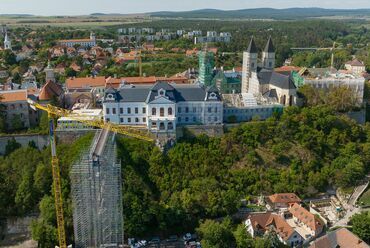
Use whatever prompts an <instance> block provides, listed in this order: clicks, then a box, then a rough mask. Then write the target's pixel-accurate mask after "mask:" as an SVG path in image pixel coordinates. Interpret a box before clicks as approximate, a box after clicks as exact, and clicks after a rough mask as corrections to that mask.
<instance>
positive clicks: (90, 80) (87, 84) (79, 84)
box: [66, 77, 105, 89]
mask: <svg viewBox="0 0 370 248" xmlns="http://www.w3.org/2000/svg"><path fill="white" fill-rule="evenodd" d="M104 86H105V77H81V78H68V79H67V80H66V87H67V89H83V88H93V87H104Z"/></svg>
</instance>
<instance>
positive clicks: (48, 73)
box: [44, 60, 55, 83]
mask: <svg viewBox="0 0 370 248" xmlns="http://www.w3.org/2000/svg"><path fill="white" fill-rule="evenodd" d="M44 71H45V82H46V83H47V82H49V81H52V82H54V83H55V75H54V69H53V68H52V67H51V64H50V60H49V62H48V66H47V67H46V68H45V70H44Z"/></svg>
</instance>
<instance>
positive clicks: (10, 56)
mask: <svg viewBox="0 0 370 248" xmlns="http://www.w3.org/2000/svg"><path fill="white" fill-rule="evenodd" d="M2 57H3V59H4V61H5V63H6V64H8V65H14V64H16V63H17V60H16V56H15V54H14V53H13V52H12V51H11V50H9V49H7V50H4V51H3V52H2Z"/></svg>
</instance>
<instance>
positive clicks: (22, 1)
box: [0, 0, 370, 16]
mask: <svg viewBox="0 0 370 248" xmlns="http://www.w3.org/2000/svg"><path fill="white" fill-rule="evenodd" d="M348 3H350V4H348ZM261 7H269V8H289V7H322V8H335V9H348V8H370V0H181V1H179V0H0V14H33V15H45V16H49V15H81V14H91V13H122V14H128V13H147V12H154V11H161V10H171V11H186V10H194V9H204V8H212V9H224V10H230V9H249V8H261Z"/></svg>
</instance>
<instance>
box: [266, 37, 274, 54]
mask: <svg viewBox="0 0 370 248" xmlns="http://www.w3.org/2000/svg"><path fill="white" fill-rule="evenodd" d="M263 51H264V52H265V53H274V52H275V47H274V43H273V42H272V39H271V36H270V37H269V39H268V41H267V43H266V46H265V49H264V50H263Z"/></svg>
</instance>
